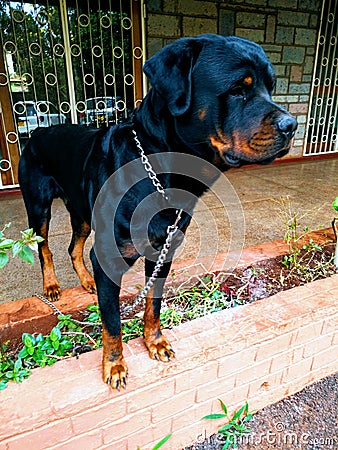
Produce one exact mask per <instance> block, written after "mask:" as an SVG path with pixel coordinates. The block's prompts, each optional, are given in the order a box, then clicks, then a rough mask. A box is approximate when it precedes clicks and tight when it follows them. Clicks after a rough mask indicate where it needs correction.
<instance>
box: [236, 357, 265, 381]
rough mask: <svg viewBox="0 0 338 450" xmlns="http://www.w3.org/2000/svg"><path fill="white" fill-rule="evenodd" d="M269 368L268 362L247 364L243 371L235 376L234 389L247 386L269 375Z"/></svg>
mask: <svg viewBox="0 0 338 450" xmlns="http://www.w3.org/2000/svg"><path fill="white" fill-rule="evenodd" d="M270 366H271V361H270V360H265V361H262V362H260V363H255V364H249V365H248V367H247V368H246V369H245V370H242V371H241V372H237V373H236V374H235V376H234V378H235V387H237V386H243V385H246V384H249V383H250V382H251V381H252V380H255V379H258V378H261V377H262V376H265V375H268V374H269V373H270Z"/></svg>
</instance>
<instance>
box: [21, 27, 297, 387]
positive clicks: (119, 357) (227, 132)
mask: <svg viewBox="0 0 338 450" xmlns="http://www.w3.org/2000/svg"><path fill="white" fill-rule="evenodd" d="M144 72H145V74H146V75H147V77H148V79H149V82H150V84H151V88H150V90H149V92H148V94H147V96H146V97H145V98H144V100H143V102H142V104H141V106H140V107H139V108H138V109H136V111H135V112H134V116H133V118H132V120H131V121H130V122H129V123H124V124H119V125H116V126H112V127H110V128H108V129H105V130H102V129H101V130H94V129H89V128H86V127H80V126H76V125H60V126H55V127H51V128H45V129H43V128H41V129H39V130H38V131H36V132H34V133H33V135H32V136H31V138H30V140H29V141H28V143H27V145H26V147H25V149H24V151H23V154H22V157H21V161H20V167H19V179H20V185H21V189H22V194H23V198H24V201H25V205H26V209H27V213H28V219H29V226H30V227H32V228H34V231H35V232H36V233H37V234H39V235H40V236H42V237H43V238H44V241H43V242H42V243H41V244H40V246H39V256H40V261H41V266H42V272H43V290H44V294H45V295H46V296H47V297H48V298H49V299H51V300H56V299H58V298H59V295H60V286H59V283H58V281H57V278H56V276H55V272H54V266H53V262H52V254H51V251H50V249H49V247H48V228H49V221H50V215H51V204H52V201H53V198H56V197H61V198H62V199H63V200H64V202H65V205H66V207H67V209H68V211H69V213H70V217H71V224H72V229H73V236H72V241H71V244H70V247H69V253H70V256H71V259H72V262H73V266H74V269H75V271H76V272H77V274H78V276H79V278H80V281H81V284H82V286H83V287H84V288H85V289H86V290H87V291H89V292H95V291H96V290H97V294H98V302H99V306H100V311H101V315H102V322H103V332H102V333H103V380H104V381H105V382H106V383H108V384H111V386H112V387H114V388H117V389H119V388H120V387H125V385H126V379H127V366H126V363H125V360H124V358H123V354H122V341H121V322H120V307H119V293H120V282H121V278H122V275H123V273H124V272H125V271H126V270H127V268H128V267H130V266H132V265H133V263H134V262H135V261H136V260H137V259H138V258H139V256H141V255H144V256H145V273H146V277H147V279H149V277H151V276H152V274H153V271H154V267H155V265H156V258H157V256H156V255H158V252H159V250H160V249H161V248H162V246H163V245H164V243H165V241H166V238H167V228H168V226H170V225H172V224H173V223H175V222H176V220H178V219H179V220H178V228H179V229H180V230H181V231H182V232H183V233H184V232H185V230H186V228H187V226H188V225H189V222H190V219H191V211H192V209H193V206H194V203H195V202H196V200H197V198H198V197H199V196H200V195H201V194H202V193H203V192H204V191H205V190H207V189H208V187H210V185H211V183H212V182H213V181H215V179H216V178H217V176H218V174H219V173H220V172H219V170H218V169H220V170H222V171H223V170H227V169H229V168H232V167H239V166H241V165H243V164H245V165H246V164H251V163H270V162H272V161H273V160H274V159H275V158H278V157H281V156H283V155H285V154H286V153H287V152H288V150H289V148H290V140H291V138H292V137H293V135H294V132H295V129H296V127H297V122H296V120H295V119H294V118H293V117H292V116H291V115H290V114H289V113H288V112H287V111H285V110H284V109H283V108H281V107H280V106H278V105H276V104H275V103H274V102H273V101H272V99H271V93H272V90H273V88H274V84H275V76H274V72H273V69H272V67H271V64H270V63H269V61H268V59H267V57H266V55H265V53H264V51H263V49H262V48H261V47H260V46H259V45H257V44H255V43H253V42H250V41H248V40H245V39H241V38H236V37H221V36H218V35H201V36H197V37H193V38H183V39H180V40H178V41H176V42H174V43H173V44H170V45H168V46H166V47H165V48H163V49H162V50H161V51H160V52H159V53H157V54H156V55H155V56H153V57H152V58H150V59H149V60H148V61H147V62H146V63H145V65H144ZM135 138H136V139H135ZM141 149H143V150H144V153H145V154H146V155H147V156H148V158H149V159H151V158H152V159H151V161H150V166H149V161H148V166H147V170H145V167H144V166H145V165H146V164H147V161H145V160H144V156H143V158H142V161H143V162H142V161H141V159H140V151H141ZM178 154H180V155H185V156H186V157H189V158H191V161H192V163H191V167H190V165H189V163H187V164H186V169H187V170H188V169H189V171H190V172H189V171H188V173H189V175H187V176H185V175H184V173H185V172H184V171H185V169H184V170H182V171H181V172H180V171H179V170H178V166H180V162H179V161H178V160H179V158H178V160H177V155H178ZM163 155H166V156H167V157H166V158H163ZM175 155H176V156H175ZM154 156H156V157H158V160H156V159H154V158H153V157H154ZM175 158H176V160H177V161H178V162H177V163H176V165H175ZM197 159H198V161H203V162H205V165H204V164H203V163H200V164H195V162H194V161H195V160H197ZM131 163H133V165H131V166H128V164H131ZM188 166H189V167H188ZM124 167H129V169H126V170H124V171H123V170H122V172H121V173H120V172H119V171H121V169H123V168H124ZM133 167H134V168H135V167H137V168H138V170H139V171H142V174H143V179H140V178H137V177H136V181H135V180H134V181H133V179H132V178H133V173H134V172H133ZM210 167H217V168H218V169H215V172H213V171H212V170H210ZM173 168H174V169H173ZM152 170H154V172H155V173H156V174H157V177H156V178H155V183H154V180H153V181H151V179H150V177H149V176H148V175H149V174H151V175H153V172H152ZM175 172H176V173H175ZM116 173H119V176H116V177H114V175H115V174H116ZM141 178H142V177H141ZM153 178H154V177H153ZM109 179H110V180H111V183H109V184H108V186H109V188H108V189H106V190H105V191H106V192H105V195H104V196H103V197H102V199H101V198H100V191H101V192H102V188H103V186H107V183H106V182H107V180H109ZM156 182H157V186H160V189H159V188H156V186H155V184H156ZM162 187H163V188H164V191H165V192H168V193H169V194H168V196H166V195H165V194H163V192H162V194H163V195H161V194H160V193H159V192H158V191H161V188H162ZM170 190H172V191H173V192H181V193H190V194H191V196H190V197H185V196H184V195H176V194H173V195H170ZM153 193H154V194H155V195H157V197H156V200H155V201H152V202H151V204H152V205H153V204H154V203H156V204H157V205H158V209H157V211H155V213H146V209H147V208H148V209H149V208H150V207H149V206H145V207H144V217H142V213H141V214H139V218H138V219H137V221H134V222H133V223H135V226H136V227H138V228H139V229H140V230H141V229H143V230H146V239H143V238H142V239H139V240H138V241H137V244H136V242H135V240H134V239H133V230H132V227H131V222H132V220H131V219H132V216H133V213H134V211H135V210H137V207H138V205H140V204H141V202H143V200H144V199H145V198H146V197H147V196H152V194H153ZM116 197H118V198H119V200H118V205H117V206H116V205H114V201H115V200H114V199H115V198H116ZM98 198H100V200H99V201H97V200H98ZM152 198H153V197H152ZM185 198H186V204H185ZM95 202H96V203H95ZM161 202H162V203H161ZM97 205H98V206H97ZM94 208H95V209H96V211H97V212H96V215H95V217H94V220H92V212H93V209H94ZM177 208H180V209H183V212H182V214H181V217H179V218H178V217H177ZM113 210H114V214H112V211H113ZM141 210H142V208H141ZM147 217H150V219H148V218H147ZM92 224H93V227H94V229H95V244H94V247H93V249H92V251H91V261H92V265H93V271H94V279H93V278H92V276H91V275H90V274H89V272H88V270H87V269H86V267H85V265H84V262H83V246H84V243H85V240H86V238H87V237H88V235H89V233H90V229H91V226H92ZM110 233H111V236H110ZM178 234H180V235H181V236H182V233H178ZM177 240H179V238H177ZM110 241H114V242H115V247H114V245H113V246H112V243H111V242H110ZM174 241H175V237H174ZM176 245H177V243H176V242H174V243H173V245H172V247H171V250H170V251H173V249H174V248H175V247H176ZM112 249H113V250H112ZM114 249H115V250H114ZM116 249H117V250H118V252H116ZM156 252H157V253H156ZM170 259H171V258H168V259H167V260H166V261H165V262H164V264H163V265H162V267H161V268H160V270H159V272H158V274H157V275H158V277H157V279H156V281H155V283H154V285H153V286H152V287H151V289H149V291H148V293H147V295H146V305H145V314H144V339H145V344H146V346H147V348H148V350H149V354H150V357H151V358H154V359H158V360H161V361H168V360H170V359H171V358H172V357H173V356H174V352H173V350H172V348H171V345H170V343H169V342H168V340H167V339H166V338H165V337H164V336H163V335H162V333H161V330H160V322H159V317H160V307H161V297H162V289H163V284H164V280H165V278H166V276H167V275H168V272H169V270H170ZM94 280H95V282H94Z"/></svg>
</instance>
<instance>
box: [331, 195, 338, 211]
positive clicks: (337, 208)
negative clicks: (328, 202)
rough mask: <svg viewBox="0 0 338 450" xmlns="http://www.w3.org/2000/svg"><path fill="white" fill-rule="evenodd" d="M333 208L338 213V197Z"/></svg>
mask: <svg viewBox="0 0 338 450" xmlns="http://www.w3.org/2000/svg"><path fill="white" fill-rule="evenodd" d="M332 207H333V209H335V210H336V211H338V197H336V198H335V199H334V200H333V202H332Z"/></svg>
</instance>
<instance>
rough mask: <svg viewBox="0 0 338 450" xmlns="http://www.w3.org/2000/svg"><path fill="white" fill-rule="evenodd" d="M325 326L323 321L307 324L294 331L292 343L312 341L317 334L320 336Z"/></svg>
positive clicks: (299, 343) (298, 343)
mask: <svg viewBox="0 0 338 450" xmlns="http://www.w3.org/2000/svg"><path fill="white" fill-rule="evenodd" d="M322 328H323V321H322V320H319V321H317V322H313V323H309V324H306V325H304V326H302V327H300V328H299V329H298V330H297V331H296V332H294V334H293V337H292V345H301V344H305V343H307V342H311V341H312V340H313V339H315V338H316V337H317V336H320V334H321V332H322Z"/></svg>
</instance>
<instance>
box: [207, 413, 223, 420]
mask: <svg viewBox="0 0 338 450" xmlns="http://www.w3.org/2000/svg"><path fill="white" fill-rule="evenodd" d="M225 417H226V415H225V414H209V415H208V416H204V417H202V419H207V420H215V419H224V418H225Z"/></svg>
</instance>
